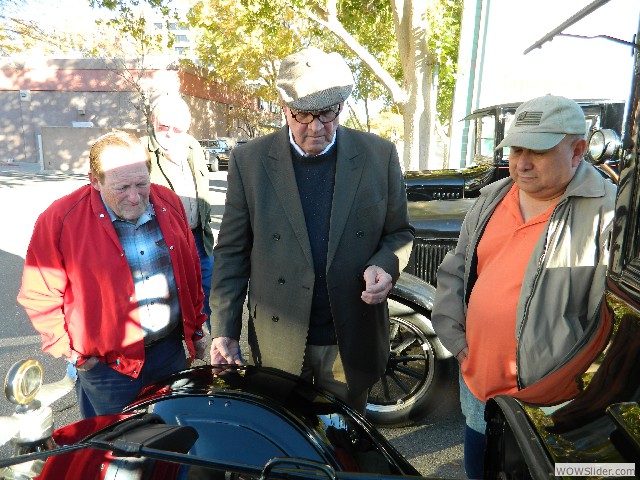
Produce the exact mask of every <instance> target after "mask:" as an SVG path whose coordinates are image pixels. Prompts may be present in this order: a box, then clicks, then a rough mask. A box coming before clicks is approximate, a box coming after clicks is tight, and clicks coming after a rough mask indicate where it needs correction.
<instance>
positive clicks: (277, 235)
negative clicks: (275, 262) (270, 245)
mask: <svg viewBox="0 0 640 480" xmlns="http://www.w3.org/2000/svg"><path fill="white" fill-rule="evenodd" d="M273 239H274V240H276V241H278V240H280V234H279V233H274V234H273Z"/></svg>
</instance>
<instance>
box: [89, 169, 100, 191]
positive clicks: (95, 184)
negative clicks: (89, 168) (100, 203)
mask: <svg viewBox="0 0 640 480" xmlns="http://www.w3.org/2000/svg"><path fill="white" fill-rule="evenodd" d="M89 182H90V183H91V186H92V187H93V188H95V189H96V190H98V191H100V180H98V177H96V176H95V175H94V174H93V173H92V172H89Z"/></svg>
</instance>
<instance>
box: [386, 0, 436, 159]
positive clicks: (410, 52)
mask: <svg viewBox="0 0 640 480" xmlns="http://www.w3.org/2000/svg"><path fill="white" fill-rule="evenodd" d="M391 1H392V7H393V13H394V20H395V24H396V35H397V37H398V50H399V53H400V61H401V63H402V71H403V74H404V90H405V92H406V93H407V100H406V102H405V104H404V106H403V117H404V152H403V163H404V166H405V169H406V170H424V169H426V168H428V166H427V163H428V159H429V155H430V149H431V147H432V142H431V138H432V136H431V134H432V132H433V125H432V115H431V112H432V111H433V109H434V106H435V97H434V96H433V89H432V85H433V76H432V71H433V64H434V56H433V55H432V54H431V52H429V49H428V45H427V41H426V38H427V32H426V21H425V18H426V14H427V10H428V8H429V5H430V4H431V3H432V2H433V1H434V0H421V1H415V0H391Z"/></svg>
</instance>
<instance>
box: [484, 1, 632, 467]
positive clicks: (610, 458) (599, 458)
mask: <svg viewBox="0 0 640 480" xmlns="http://www.w3.org/2000/svg"><path fill="white" fill-rule="evenodd" d="M595 3H598V2H594V5H595ZM599 3H600V4H603V3H605V2H602V1H601V2H599ZM581 13H582V15H580V14H581ZM585 14H586V13H584V12H579V13H578V14H576V15H575V16H574V17H572V19H570V20H574V21H577V20H579V19H580V18H582V17H583V16H584V15H585ZM570 20H568V21H567V22H565V23H564V24H562V25H561V27H559V29H558V30H556V31H554V32H552V33H550V34H548V35H547V36H546V37H544V38H543V39H542V40H541V41H540V42H538V44H540V43H543V42H544V41H546V40H545V39H550V38H552V36H553V35H554V34H555V33H557V32H558V31H561V30H562V29H563V28H567V27H569V26H570V25H571V21H570ZM639 37H640V26H639V29H638V35H637V36H636V39H635V40H634V41H635V42H637V38H639ZM626 43H627V44H628V45H634V43H633V42H626ZM634 52H635V53H634V56H635V65H634V69H633V71H632V78H633V81H632V90H631V95H630V100H629V102H628V111H627V118H626V121H625V126H624V133H623V136H622V144H621V148H620V147H617V146H614V148H612V149H611V150H612V151H613V150H616V149H618V148H620V150H621V158H622V159H623V161H622V162H621V166H620V176H619V183H618V195H617V200H616V208H615V218H614V224H613V232H612V237H611V248H610V250H611V257H610V260H609V268H608V272H607V280H606V287H605V294H604V309H603V312H604V317H603V318H604V322H605V324H604V325H605V326H607V325H608V326H609V328H608V329H607V330H606V331H607V332H608V334H609V336H608V338H607V337H605V340H606V348H605V349H604V350H603V352H602V353H601V354H600V355H599V356H598V357H597V358H596V359H595V361H594V362H593V364H592V365H591V367H589V368H588V369H587V370H586V372H585V373H584V374H583V375H582V376H581V378H580V380H581V381H582V384H583V385H584V387H583V389H582V391H581V392H580V393H579V394H578V395H577V397H576V398H574V399H573V400H571V401H569V402H568V403H566V404H563V405H551V406H547V407H540V406H535V405H528V404H525V403H524V402H520V401H518V400H515V399H513V398H511V397H508V396H498V397H496V398H494V399H492V400H490V401H489V402H488V404H487V410H486V412H485V418H486V419H487V422H488V426H487V437H488V446H487V456H486V466H485V468H486V470H485V473H486V477H487V478H499V479H507V478H517V479H543V478H544V479H548V478H552V477H554V475H556V478H558V477H560V478H578V477H582V478H583V477H588V478H612V477H613V476H622V475H624V476H627V477H634V476H635V478H638V477H637V476H638V474H639V473H640V472H639V470H638V468H639V467H640V405H639V402H640V235H639V232H640V223H639V221H638V219H640V174H639V173H640V133H639V132H640V79H639V77H638V72H640V44H638V43H635V45H634ZM605 133H606V132H602V133H601V138H605ZM609 133H611V132H609ZM614 137H615V136H613V135H610V138H614ZM574 463H580V464H583V465H581V466H578V468H579V469H580V470H579V469H578V468H572V467H575V466H571V465H567V464H574ZM603 463H606V464H609V465H605V466H603V465H602V464H603ZM609 467H612V468H613V470H605V468H609ZM589 468H590V469H589ZM634 468H635V472H634ZM588 469H589V470H588Z"/></svg>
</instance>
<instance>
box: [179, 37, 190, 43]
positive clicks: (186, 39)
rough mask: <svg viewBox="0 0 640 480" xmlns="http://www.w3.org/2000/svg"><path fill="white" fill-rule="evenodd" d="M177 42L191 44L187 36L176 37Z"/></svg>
mask: <svg viewBox="0 0 640 480" xmlns="http://www.w3.org/2000/svg"><path fill="white" fill-rule="evenodd" d="M176 42H185V43H188V42H189V37H187V36H186V35H176Z"/></svg>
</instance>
